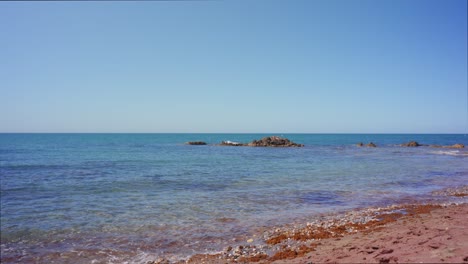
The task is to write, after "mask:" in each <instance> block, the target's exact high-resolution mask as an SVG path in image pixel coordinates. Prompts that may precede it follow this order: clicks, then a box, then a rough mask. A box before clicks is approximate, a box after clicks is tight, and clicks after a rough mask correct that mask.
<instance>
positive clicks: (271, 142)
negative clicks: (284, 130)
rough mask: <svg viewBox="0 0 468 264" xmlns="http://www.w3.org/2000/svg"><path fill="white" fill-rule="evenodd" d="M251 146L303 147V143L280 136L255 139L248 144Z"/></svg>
mask: <svg viewBox="0 0 468 264" xmlns="http://www.w3.org/2000/svg"><path fill="white" fill-rule="evenodd" d="M247 146H250V147H303V146H304V145H303V144H297V143H294V142H292V141H290V140H289V139H287V138H282V137H278V136H271V137H264V138H262V139H260V140H254V141H252V142H250V143H249V144H247Z"/></svg>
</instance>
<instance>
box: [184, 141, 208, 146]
mask: <svg viewBox="0 0 468 264" xmlns="http://www.w3.org/2000/svg"><path fill="white" fill-rule="evenodd" d="M185 144H187V145H206V142H203V141H189V142H187V143H185Z"/></svg>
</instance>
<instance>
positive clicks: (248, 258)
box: [150, 187, 468, 264]
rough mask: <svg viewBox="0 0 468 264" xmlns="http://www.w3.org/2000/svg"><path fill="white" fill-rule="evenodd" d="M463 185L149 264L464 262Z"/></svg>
mask: <svg viewBox="0 0 468 264" xmlns="http://www.w3.org/2000/svg"><path fill="white" fill-rule="evenodd" d="M466 189H467V188H466V187H464V188H463V192H460V191H457V192H455V193H452V194H451V195H452V196H454V197H458V198H460V203H450V204H443V205H440V204H405V205H393V206H389V207H385V208H368V209H364V210H359V211H353V212H347V213H345V214H342V215H336V216H333V217H328V218H326V217H325V218H321V219H317V220H315V221H313V222H311V223H304V224H303V225H302V226H287V227H280V228H276V229H274V230H269V231H265V232H264V233H263V234H262V235H261V236H260V238H259V239H258V238H257V239H255V242H254V240H251V239H248V240H247V241H246V242H245V243H244V244H243V245H237V246H235V247H228V248H226V249H225V250H224V251H223V252H219V253H215V254H199V255H195V256H192V257H190V258H189V259H186V260H181V261H176V262H174V261H169V260H167V259H158V260H156V261H154V262H150V263H164V264H166V263H296V264H298V263H468V203H466V199H465V198H466V196H467V195H468V193H467V192H466ZM259 240H261V241H262V242H263V243H258V242H259Z"/></svg>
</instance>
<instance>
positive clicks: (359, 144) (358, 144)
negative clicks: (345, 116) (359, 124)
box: [356, 142, 364, 147]
mask: <svg viewBox="0 0 468 264" xmlns="http://www.w3.org/2000/svg"><path fill="white" fill-rule="evenodd" d="M356 146H358V147H362V146H364V143H362V142H359V143H357V144H356Z"/></svg>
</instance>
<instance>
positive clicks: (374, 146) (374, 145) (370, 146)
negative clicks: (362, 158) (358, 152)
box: [366, 142, 377, 148]
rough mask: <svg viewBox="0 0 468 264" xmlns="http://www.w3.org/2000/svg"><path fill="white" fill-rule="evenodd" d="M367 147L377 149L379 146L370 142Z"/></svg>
mask: <svg viewBox="0 0 468 264" xmlns="http://www.w3.org/2000/svg"><path fill="white" fill-rule="evenodd" d="M366 147H368V148H376V147H377V145H376V144H374V143H373V142H369V144H367V145H366Z"/></svg>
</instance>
